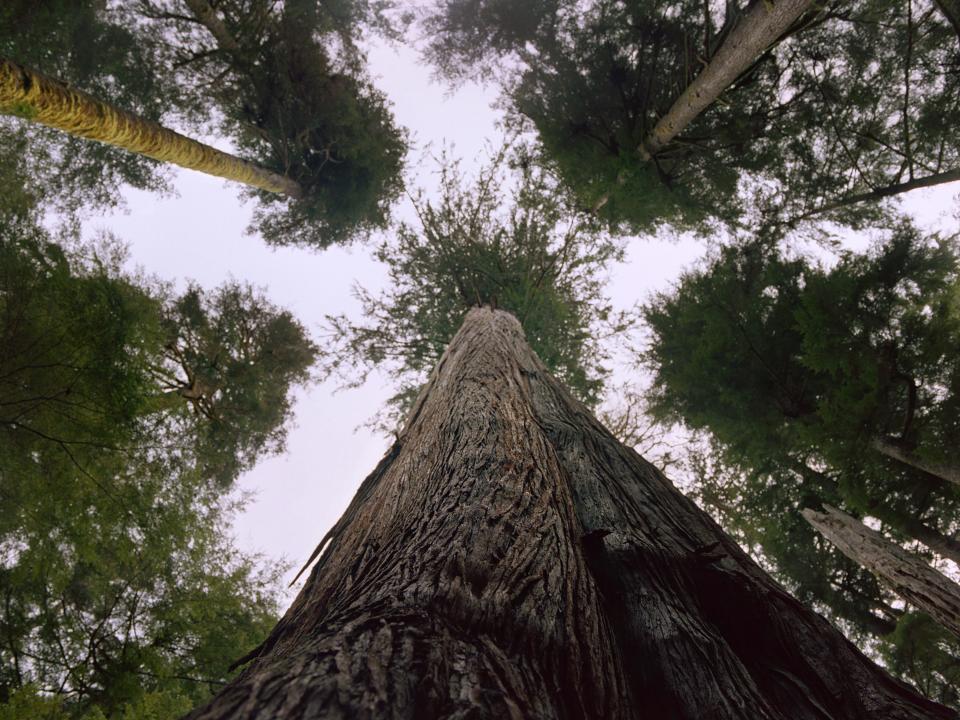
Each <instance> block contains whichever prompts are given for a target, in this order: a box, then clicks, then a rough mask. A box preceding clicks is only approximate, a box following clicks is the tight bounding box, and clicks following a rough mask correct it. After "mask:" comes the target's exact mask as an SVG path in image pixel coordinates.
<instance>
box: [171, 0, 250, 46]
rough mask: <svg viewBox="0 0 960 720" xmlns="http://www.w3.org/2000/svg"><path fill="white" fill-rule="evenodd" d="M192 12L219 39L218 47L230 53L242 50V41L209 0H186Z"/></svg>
mask: <svg viewBox="0 0 960 720" xmlns="http://www.w3.org/2000/svg"><path fill="white" fill-rule="evenodd" d="M184 3H186V6H187V7H188V8H190V12H191V13H192V14H193V16H194V17H195V18H196V19H197V22H199V23H200V24H201V25H203V26H204V27H205V28H207V30H209V31H210V34H211V35H213V37H214V39H215V40H216V41H217V47H219V48H220V49H221V50H223V51H225V52H229V53H237V52H240V43H238V42H237V41H236V39H234V37H233V35H232V34H231V33H230V31H229V30H228V29H227V26H226V25H224V24H223V20H221V19H220V16H219V15H217V11H216V10H214V9H213V8H212V7H211V6H210V3H208V2H207V0H184Z"/></svg>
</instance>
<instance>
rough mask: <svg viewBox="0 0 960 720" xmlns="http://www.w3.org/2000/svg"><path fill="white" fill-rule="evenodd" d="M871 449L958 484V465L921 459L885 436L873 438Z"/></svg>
mask: <svg viewBox="0 0 960 720" xmlns="http://www.w3.org/2000/svg"><path fill="white" fill-rule="evenodd" d="M873 449H874V450H876V451H877V452H878V453H880V454H882V455H886V456H887V457H888V458H892V459H893V460H897V461H898V462H902V463H903V464H904V465H909V466H910V467H912V468H916V469H917V470H921V471H922V472H925V473H927V474H928V475H933V476H934V477H938V478H940V479H941V480H944V481H946V482H949V483H953V484H955V485H960V465H957V464H955V463H937V462H928V461H926V460H921V459H920V458H918V457H916V456H915V455H913V454H912V453H910V452H907V451H906V450H904V449H903V448H902V447H900V446H899V445H898V444H897V443H895V442H892V441H891V440H887V439H885V438H874V440H873Z"/></svg>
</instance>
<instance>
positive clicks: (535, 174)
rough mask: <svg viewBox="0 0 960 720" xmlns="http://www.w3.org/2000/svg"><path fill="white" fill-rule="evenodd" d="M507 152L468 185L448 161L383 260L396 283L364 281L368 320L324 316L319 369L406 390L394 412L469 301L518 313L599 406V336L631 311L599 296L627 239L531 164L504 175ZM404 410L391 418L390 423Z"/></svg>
mask: <svg viewBox="0 0 960 720" xmlns="http://www.w3.org/2000/svg"><path fill="white" fill-rule="evenodd" d="M505 163H506V151H504V152H503V153H501V154H500V155H499V156H498V157H496V158H495V159H494V160H493V162H492V163H491V165H489V166H488V167H486V168H485V169H484V170H483V171H482V172H481V173H480V174H479V177H478V178H477V180H476V181H475V182H473V183H470V182H468V180H467V178H465V177H464V176H463V175H462V173H461V171H460V169H459V166H458V164H457V163H455V162H451V161H450V160H449V159H448V158H447V157H444V158H442V159H441V168H440V197H439V198H438V199H437V200H436V201H431V200H427V199H426V198H425V197H424V196H423V195H422V194H421V195H420V196H418V197H417V198H416V199H415V206H416V210H417V213H418V216H419V226H417V227H413V226H410V225H406V224H404V225H401V226H400V227H399V228H398V229H397V232H396V235H395V237H393V238H390V239H388V240H385V241H384V242H383V243H382V244H381V245H380V247H379V248H378V250H377V258H378V259H379V260H380V261H382V262H383V263H385V264H386V265H387V268H388V273H389V276H390V286H389V287H390V289H389V290H386V291H385V292H383V293H382V294H380V295H374V294H372V293H369V292H367V291H365V290H363V289H362V288H361V289H358V291H357V295H358V297H359V299H360V301H361V303H362V306H363V314H364V316H365V318H366V321H365V322H363V323H361V324H355V323H352V322H351V321H349V320H348V319H347V318H346V317H345V316H332V317H328V325H329V328H328V329H329V331H330V342H328V343H327V344H325V346H324V348H323V349H322V354H321V366H322V367H324V368H325V369H326V371H327V372H328V373H333V372H337V373H339V374H340V375H341V377H342V378H345V379H346V380H347V381H348V382H350V383H360V382H363V380H364V379H365V378H366V376H367V373H369V372H370V370H372V369H374V368H379V369H383V370H385V371H387V372H388V373H389V374H390V375H391V377H392V378H393V379H394V380H395V381H396V382H397V384H398V386H399V392H398V394H397V395H396V396H395V397H394V398H393V406H394V408H395V409H396V411H397V412H402V411H403V409H404V408H406V407H407V406H409V404H411V403H412V401H413V399H414V397H415V394H416V390H417V388H418V387H419V385H420V384H422V382H423V381H424V380H425V379H426V373H427V372H428V371H429V370H430V368H432V367H433V365H434V364H435V363H436V362H437V360H439V358H440V355H441V354H442V352H443V350H444V348H445V347H446V345H447V344H448V343H449V342H450V340H451V339H452V338H453V336H454V334H455V333H456V331H457V330H458V329H459V327H460V324H461V322H462V321H463V318H464V316H465V315H466V313H467V311H468V310H469V309H470V308H471V307H475V306H481V305H492V306H495V307H499V308H501V309H505V310H509V311H510V312H512V313H513V314H514V315H515V316H516V317H517V319H518V320H520V322H521V324H522V325H523V327H524V330H525V332H526V335H527V339H528V340H529V342H530V344H531V346H532V347H533V348H534V350H535V351H536V352H537V354H538V355H539V356H540V358H541V359H542V360H543V361H544V363H545V364H546V365H547V366H548V367H549V368H550V369H551V371H552V372H554V373H556V374H557V375H558V376H559V377H561V378H562V379H563V381H564V382H565V383H566V385H567V386H568V387H570V388H571V390H572V391H573V392H574V393H575V394H577V395H578V396H579V397H580V398H581V399H583V400H584V401H586V402H588V403H595V402H596V401H597V399H598V398H599V395H600V392H601V390H602V387H603V382H604V379H605V377H606V375H607V371H606V369H605V368H604V367H603V364H602V363H603V361H604V359H605V354H604V352H603V349H602V347H601V343H600V341H601V339H602V338H604V337H606V336H609V335H611V334H619V333H622V332H625V331H626V330H627V328H628V327H629V326H630V325H631V323H632V317H630V316H629V314H623V313H615V312H614V311H613V310H612V308H611V306H610V303H609V302H608V301H607V299H606V298H605V297H604V294H603V280H604V278H603V275H602V273H603V270H604V269H605V268H606V267H607V265H608V264H609V263H610V262H612V261H614V260H617V259H619V258H620V256H621V247H620V244H619V243H617V242H616V241H614V240H612V239H611V238H609V237H608V236H607V235H605V234H604V233H602V232H601V231H600V230H599V229H598V228H597V227H596V225H595V224H592V223H590V222H584V221H578V220H576V219H574V218H572V217H571V213H570V208H569V206H568V204H567V202H566V199H565V197H564V195H563V193H562V192H560V191H559V190H558V189H557V188H556V187H555V186H554V184H553V183H552V182H551V181H550V180H549V179H548V177H547V176H546V175H545V174H544V173H543V172H541V171H539V170H536V169H532V168H531V167H530V166H529V165H527V164H522V165H521V166H520V167H519V172H518V173H517V175H516V176H510V175H509V173H508V172H507V171H506V167H505ZM396 419H397V418H391V419H390V420H388V421H387V423H386V424H387V425H389V424H390V422H392V421H394V420H396Z"/></svg>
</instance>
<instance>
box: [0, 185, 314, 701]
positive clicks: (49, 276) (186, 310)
mask: <svg viewBox="0 0 960 720" xmlns="http://www.w3.org/2000/svg"><path fill="white" fill-rule="evenodd" d="M10 197H11V196H6V195H5V196H4V198H3V199H4V201H5V202H4V203H3V205H4V207H3V208H0V508H2V512H0V547H2V548H3V553H2V557H0V717H2V716H3V715H2V713H4V712H5V711H6V710H9V711H10V712H12V713H13V714H14V716H17V715H18V714H19V717H29V716H30V712H31V711H28V710H23V709H22V708H24V707H27V705H28V704H32V705H31V707H32V706H33V705H36V704H37V703H40V704H43V705H45V706H47V705H48V706H49V710H50V713H54V712H55V711H56V712H59V711H57V710H56V707H57V706H63V712H64V713H65V714H64V715H63V717H64V718H66V717H67V714H70V715H73V716H79V715H81V714H83V713H84V712H86V711H90V712H91V713H94V715H93V716H92V717H97V715H96V713H98V712H102V713H105V714H106V716H109V717H121V716H122V717H143V716H147V714H148V710H149V707H153V708H154V710H156V712H160V710H159V708H160V706H161V705H162V706H163V707H165V708H167V709H166V710H165V712H166V713H167V715H166V717H173V716H174V714H180V713H182V712H184V711H186V710H187V709H188V708H189V707H191V706H192V705H194V704H195V703H196V702H198V701H200V700H202V699H204V698H206V697H208V696H209V693H210V691H211V690H212V689H214V688H216V687H218V686H219V685H220V684H222V683H223V682H224V681H225V679H226V677H227V675H228V672H227V666H228V665H229V662H230V661H231V660H232V659H233V658H235V657H236V656H237V654H239V653H240V652H241V651H242V649H243V648H244V647H245V646H249V644H250V642H252V641H254V638H258V637H262V634H263V632H265V631H266V630H267V628H268V627H269V625H270V623H271V622H273V620H274V619H275V613H276V605H275V597H276V595H275V593H276V588H277V579H278V576H279V574H280V571H279V570H278V569H276V568H273V569H271V568H264V567H262V563H261V562H260V561H259V559H258V558H256V557H255V556H249V555H246V554H244V553H240V552H238V551H237V550H236V549H235V548H234V547H233V546H232V543H231V542H230V540H229V534H228V532H229V530H228V527H229V521H230V519H231V517H232V516H233V514H234V512H235V511H236V510H237V509H238V508H239V506H240V505H241V504H242V503H241V502H239V501H238V500H237V499H236V498H235V497H234V496H232V495H231V493H230V492H229V489H230V483H231V481H232V480H233V479H234V478H235V477H236V474H237V473H238V472H239V471H240V470H241V469H244V468H246V467H249V465H250V464H252V462H253V461H254V460H255V459H256V457H257V456H259V455H262V454H263V453H264V452H269V451H271V450H275V449H277V448H278V447H279V446H280V445H281V444H282V439H283V435H284V426H285V425H286V424H287V422H286V421H287V420H288V418H289V395H288V394H289V393H290V391H291V389H292V387H293V386H294V385H297V384H300V383H302V382H304V381H305V380H306V378H307V370H306V368H307V366H308V365H309V364H310V362H311V361H312V359H313V347H312V345H311V344H310V342H309V340H308V339H307V338H306V336H305V333H304V332H303V329H302V328H301V327H300V326H299V324H298V323H296V321H295V320H293V318H292V317H291V316H290V315H289V314H288V313H285V312H282V311H279V310H278V309H277V308H275V307H273V306H272V305H270V304H269V303H268V302H267V301H266V300H265V299H264V298H262V297H260V296H259V295H258V294H256V293H253V292H252V291H250V290H249V289H248V288H245V287H243V286H236V285H233V286H227V287H225V288H222V289H220V290H219V291H218V292H216V293H209V294H208V293H204V292H202V291H200V290H199V289H197V288H189V289H188V291H187V292H186V293H184V294H183V295H182V296H179V297H175V296H174V297H170V296H168V295H167V293H168V292H169V291H165V290H164V288H163V287H162V286H156V285H155V284H153V283H150V282H149V281H147V280H146V279H144V278H139V277H134V276H129V275H126V274H124V273H123V272H121V270H120V267H119V261H120V259H121V256H119V255H118V254H117V253H116V252H113V251H112V249H111V246H110V245H103V246H102V247H100V248H99V250H97V251H96V252H94V251H91V250H89V249H88V250H78V249H76V239H75V238H70V237H63V238H60V241H61V242H60V243H59V244H58V243H55V242H53V240H52V238H51V237H50V236H49V235H48V234H47V233H46V232H45V231H44V230H43V229H42V228H41V227H40V226H39V225H38V224H37V223H36V218H35V217H33V216H32V215H31V211H30V208H29V206H24V205H23V204H22V203H15V204H13V205H8V204H7V202H6V201H9V200H10ZM12 197H13V198H14V199H16V196H15V195H14V196H12ZM33 212H34V214H35V213H36V212H37V211H36V210H34V211H33ZM179 360H183V361H184V362H185V363H186V366H187V368H189V372H190V373H191V374H192V376H193V379H194V381H198V382H193V383H190V384H189V385H188V384H187V383H185V382H181V383H180V385H179V386H177V387H176V388H172V389H173V390H174V392H172V393H171V392H170V390H171V388H170V387H169V379H172V380H173V381H176V380H177V379H178V378H179V379H180V380H184V379H185V377H184V376H185V375H186V373H187V370H185V369H183V366H182V365H176V364H175V363H176V362H178V361H179ZM178 372H179V373H180V374H179V375H178V374H177V373H178ZM199 385H203V387H204V392H203V393H198V392H180V391H181V390H193V391H196V390H197V389H198V387H199ZM198 403H202V408H203V412H197V411H196V408H197V405H198ZM244 637H245V638H248V639H247V640H246V641H245V640H243V639H242V638H244ZM37 692H39V693H40V696H39V697H37V696H36V693H37ZM44 698H48V699H49V702H47V701H46V700H44ZM2 703H7V707H6V708H4V706H3V704H2ZM125 708H126V709H125ZM178 708H179V710H178ZM38 712H39V711H38ZM150 712H153V710H151V711H150ZM53 717H59V716H58V715H53ZM99 717H104V715H100V716H99Z"/></svg>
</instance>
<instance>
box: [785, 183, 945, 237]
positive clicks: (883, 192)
mask: <svg viewBox="0 0 960 720" xmlns="http://www.w3.org/2000/svg"><path fill="white" fill-rule="evenodd" d="M958 180H960V169H956V170H945V171H944V172H941V173H935V174H934V175H927V176H926V177H921V178H914V179H913V180H907V181H906V182H902V183H895V184H893V185H887V186H885V187H880V188H875V189H874V190H871V191H869V192H865V193H860V194H858V195H848V196H847V197H844V198H840V199H839V200H835V201H834V202H831V203H827V204H826V205H824V206H822V207H819V208H817V209H816V210H811V211H810V212H806V213H803V214H802V215H797V216H795V217H793V218H791V219H790V220H788V221H785V222H786V223H787V224H796V223H798V222H800V221H802V220H809V219H810V218H813V217H816V216H818V215H822V214H823V213H827V212H830V211H832V210H839V209H840V208H845V207H850V206H851V205H857V204H859V203H862V202H876V201H877V200H883V199H884V198H888V197H893V196H895V195H900V194H902V193H906V192H910V191H911V190H919V189H921V188H928V187H936V186H937V185H944V184H946V183H951V182H957V181H958Z"/></svg>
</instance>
